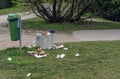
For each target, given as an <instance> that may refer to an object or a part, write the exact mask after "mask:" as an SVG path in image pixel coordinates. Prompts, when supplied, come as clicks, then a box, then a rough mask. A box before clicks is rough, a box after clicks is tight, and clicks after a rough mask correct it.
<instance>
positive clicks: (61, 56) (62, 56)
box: [56, 54, 65, 59]
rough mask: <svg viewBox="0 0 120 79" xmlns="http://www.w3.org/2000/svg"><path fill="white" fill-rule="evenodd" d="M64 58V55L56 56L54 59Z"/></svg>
mask: <svg viewBox="0 0 120 79" xmlns="http://www.w3.org/2000/svg"><path fill="white" fill-rule="evenodd" d="M64 57H65V54H61V55H57V57H56V58H61V59H62V58H64Z"/></svg>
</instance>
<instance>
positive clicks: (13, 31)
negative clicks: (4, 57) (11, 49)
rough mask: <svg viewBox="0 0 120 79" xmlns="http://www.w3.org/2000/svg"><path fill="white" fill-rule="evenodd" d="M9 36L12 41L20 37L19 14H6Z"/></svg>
mask: <svg viewBox="0 0 120 79" xmlns="http://www.w3.org/2000/svg"><path fill="white" fill-rule="evenodd" d="M8 21H9V28H10V29H9V30H10V37H11V40H12V41H17V40H19V39H20V33H19V30H20V16H19V15H17V14H8Z"/></svg>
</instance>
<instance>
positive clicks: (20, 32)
mask: <svg viewBox="0 0 120 79" xmlns="http://www.w3.org/2000/svg"><path fill="white" fill-rule="evenodd" d="M19 34H20V39H19V44H20V47H19V48H20V50H21V49H22V30H21V18H19Z"/></svg>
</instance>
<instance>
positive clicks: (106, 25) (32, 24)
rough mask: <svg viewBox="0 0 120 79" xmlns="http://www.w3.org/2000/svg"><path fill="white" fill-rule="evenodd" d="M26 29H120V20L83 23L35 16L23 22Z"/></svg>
mask: <svg viewBox="0 0 120 79" xmlns="http://www.w3.org/2000/svg"><path fill="white" fill-rule="evenodd" d="M22 26H23V28H24V29H38V30H48V29H54V30H56V31H75V30H94V29H95V30H100V29H120V22H93V21H85V22H81V23H77V24H74V23H52V24H51V23H46V22H45V21H43V20H42V19H38V18H34V19H30V20H25V21H23V22H22Z"/></svg>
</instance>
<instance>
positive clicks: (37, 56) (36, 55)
mask: <svg viewBox="0 0 120 79" xmlns="http://www.w3.org/2000/svg"><path fill="white" fill-rule="evenodd" d="M34 57H36V58H42V57H47V55H46V54H45V55H38V54H35V55H34Z"/></svg>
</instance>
